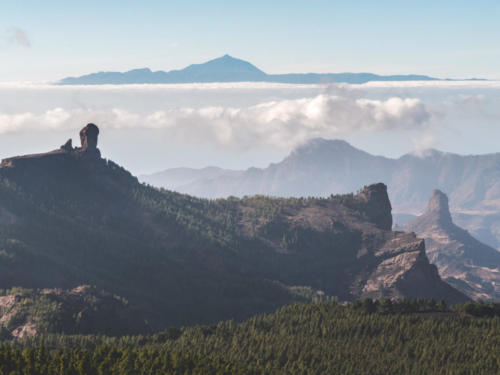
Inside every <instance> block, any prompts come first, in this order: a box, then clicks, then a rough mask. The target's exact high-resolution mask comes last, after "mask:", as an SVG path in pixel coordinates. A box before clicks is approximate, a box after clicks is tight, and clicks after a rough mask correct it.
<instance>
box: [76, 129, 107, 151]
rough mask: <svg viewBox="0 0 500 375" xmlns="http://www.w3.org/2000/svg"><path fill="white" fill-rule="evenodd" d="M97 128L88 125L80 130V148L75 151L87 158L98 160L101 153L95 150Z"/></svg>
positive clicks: (97, 134)
mask: <svg viewBox="0 0 500 375" xmlns="http://www.w3.org/2000/svg"><path fill="white" fill-rule="evenodd" d="M98 136H99V128H98V127H97V126H96V125H94V124H88V125H87V126H85V127H84V128H83V129H82V130H80V141H81V144H82V146H81V147H80V148H79V149H77V150H76V151H77V152H78V153H80V154H81V155H83V156H84V157H87V158H99V157H101V152H100V151H99V149H98V148H97V137H98Z"/></svg>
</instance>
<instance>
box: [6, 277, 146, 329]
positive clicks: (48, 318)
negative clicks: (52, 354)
mask: <svg viewBox="0 0 500 375" xmlns="http://www.w3.org/2000/svg"><path fill="white" fill-rule="evenodd" d="M0 327H1V329H0V331H1V332H2V334H3V336H10V337H17V338H21V337H24V336H32V335H35V334H42V333H62V332H64V333H66V334H96V333H100V334H107V335H126V334H140V333H146V332H148V331H149V328H148V325H147V323H146V321H145V320H144V317H143V316H142V315H141V314H140V313H139V311H138V310H136V309H135V308H133V307H131V306H130V305H129V304H128V302H127V301H125V300H124V299H122V298H120V297H116V296H113V295H112V294H110V293H107V292H105V291H103V290H98V289H96V288H95V287H91V286H89V285H82V286H79V287H77V288H74V289H72V290H62V289H42V290H30V289H20V288H17V289H14V290H12V293H11V294H7V295H4V296H1V297H0ZM4 338H9V337H4Z"/></svg>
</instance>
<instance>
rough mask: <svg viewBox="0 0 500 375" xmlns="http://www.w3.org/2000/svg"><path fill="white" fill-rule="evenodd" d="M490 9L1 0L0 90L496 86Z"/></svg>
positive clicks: (498, 58) (495, 37)
mask: <svg viewBox="0 0 500 375" xmlns="http://www.w3.org/2000/svg"><path fill="white" fill-rule="evenodd" d="M499 20H500V2H499V1H498V0H496V1H457V0H455V1H437V0H434V1H411V2H410V1H333V0H329V1H292V0H287V1H257V0H254V1H232V2H229V1H147V0H144V1H126V0H120V1H112V0H107V1H102V0H101V1H93V0H86V1H68V0H64V1H62V0H61V1H56V0H45V1H39V0H36V1H35V0H31V1H30V0H16V1H14V0H2V1H1V3H0V81H17V80H55V79H58V78H61V77H64V76H68V75H81V74H85V73H89V72H94V71H99V70H120V71H123V70H128V69H133V68H139V67H150V68H151V69H154V70H158V69H161V70H170V69H174V68H182V67H184V66H186V65H188V64H191V63H197V62H203V61H206V60H209V59H211V58H215V57H218V56H221V55H223V54H225V53H228V54H230V55H232V56H235V57H239V58H242V59H245V60H248V61H250V62H252V63H254V64H255V65H257V66H258V67H260V68H261V69H263V70H264V71H266V72H268V73H285V72H310V71H313V72H341V71H353V72H359V71H369V72H374V73H381V74H399V73H417V74H428V75H433V76H438V77H485V78H492V79H500V47H499V44H498V41H499V40H500V22H499Z"/></svg>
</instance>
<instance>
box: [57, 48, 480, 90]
mask: <svg viewBox="0 0 500 375" xmlns="http://www.w3.org/2000/svg"><path fill="white" fill-rule="evenodd" d="M436 80H440V79H439V78H434V77H429V76H425V75H415V74H409V75H388V76H382V75H377V74H372V73H290V74H267V73H265V72H263V71H262V70H260V69H259V68H257V67H256V66H255V65H253V64H251V63H249V62H247V61H244V60H240V59H237V58H234V57H232V56H229V55H224V56H222V57H219V58H217V59H214V60H210V61H208V62H205V63H203V64H192V65H189V66H188V67H186V68H184V69H180V70H170V71H168V72H164V71H161V70H159V71H156V72H153V71H151V70H150V69H149V68H143V69H134V70H129V71H127V72H98V73H92V74H87V75H83V76H80V77H67V78H64V79H62V80H60V81H58V82H57V84H59V85H103V84H115V85H118V84H144V83H150V84H151V83H158V84H160V83H203V82H205V83H208V82H276V83H295V84H318V83H331V82H342V83H353V84H356V83H357V84H360V83H366V82H370V81H436ZM474 80H477V79H474Z"/></svg>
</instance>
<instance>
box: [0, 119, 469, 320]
mask: <svg viewBox="0 0 500 375" xmlns="http://www.w3.org/2000/svg"><path fill="white" fill-rule="evenodd" d="M98 134H99V129H98V128H97V127H96V126H95V125H92V124H89V125H87V126H86V127H85V128H83V129H82V131H81V132H80V138H81V147H77V148H74V147H73V146H72V142H71V141H68V142H66V143H65V144H64V145H63V146H62V147H61V148H60V149H58V150H54V151H51V152H48V153H45V154H36V155H25V156H20V157H14V158H9V159H4V160H3V162H2V164H1V165H0V244H1V249H2V250H1V251H0V288H3V289H10V288H12V287H23V288H31V289H34V290H40V289H46V288H60V289H63V290H72V289H74V288H75V287H77V286H79V285H93V286H95V287H96V288H98V289H99V290H101V289H103V290H106V291H107V292H109V293H111V294H113V295H119V296H122V297H123V298H125V299H127V300H128V301H129V303H130V304H131V305H132V306H135V307H136V308H137V309H138V310H140V311H141V313H142V314H144V316H145V318H146V319H147V320H148V322H149V323H150V325H151V327H152V329H159V328H163V327H167V326H172V325H185V324H198V323H212V322H216V321H219V320H223V319H231V318H234V319H243V318H246V317H248V316H251V315H253V314H256V313H259V312H268V311H273V310H275V309H276V308H277V307H279V306H281V305H284V304H287V303H291V302H304V301H309V300H312V299H318V298H328V297H333V296H336V297H337V298H338V299H340V300H341V301H349V300H354V299H357V298H362V297H374V298H379V297H391V298H413V297H419V298H420V297H427V298H434V299H436V300H440V299H444V300H446V301H447V302H451V303H454V302H462V301H466V300H467V297H466V296H465V295H463V294H462V293H460V292H458V291H457V290H455V289H454V288H452V287H451V286H450V285H448V284H447V283H445V282H443V281H442V280H441V279H440V277H439V274H438V272H437V269H436V267H435V266H433V265H431V264H430V263H429V261H428V259H427V256H426V253H425V245H424V242H423V240H421V239H419V238H417V237H416V236H415V235H414V234H411V233H410V234H409V233H403V232H394V231H392V230H391V225H392V217H391V204H390V201H389V198H388V196H387V188H386V186H385V185H384V184H373V185H369V186H366V187H364V188H362V189H361V190H360V192H359V193H358V194H344V195H332V196H330V197H328V198H273V197H266V196H250V197H244V198H241V199H240V198H234V197H233V198H228V199H219V200H206V199H200V198H194V197H192V196H189V195H183V194H179V193H175V192H171V191H166V190H160V189H155V188H152V187H150V186H147V185H144V184H141V183H139V182H138V180H137V178H135V177H134V176H132V175H131V174H130V173H129V172H127V171H126V170H125V169H124V168H122V167H120V166H118V165H117V164H116V163H114V162H112V161H110V160H105V159H102V158H101V157H100V152H99V150H98V148H97V137H98Z"/></svg>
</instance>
